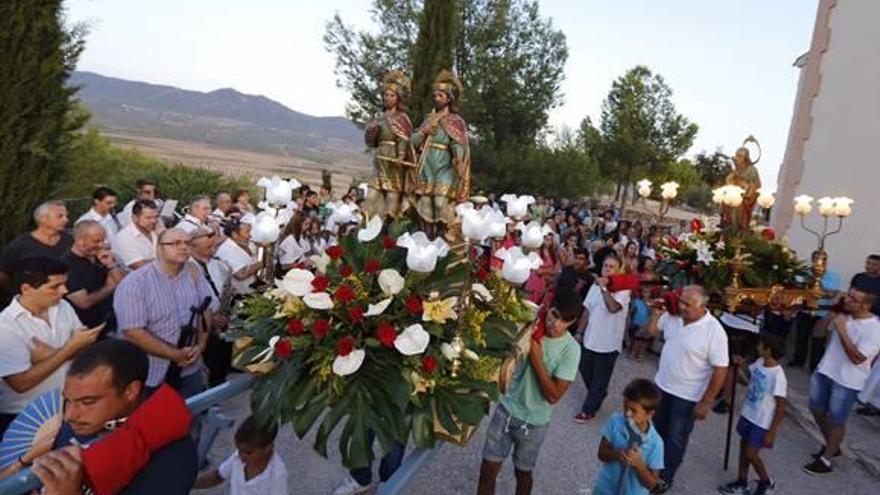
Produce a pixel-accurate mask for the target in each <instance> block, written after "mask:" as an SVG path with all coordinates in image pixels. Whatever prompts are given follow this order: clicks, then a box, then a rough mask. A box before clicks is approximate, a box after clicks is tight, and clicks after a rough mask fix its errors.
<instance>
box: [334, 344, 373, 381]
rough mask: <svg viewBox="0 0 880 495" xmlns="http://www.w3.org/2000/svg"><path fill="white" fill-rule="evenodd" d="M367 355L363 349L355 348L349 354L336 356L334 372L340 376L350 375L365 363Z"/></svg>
mask: <svg viewBox="0 0 880 495" xmlns="http://www.w3.org/2000/svg"><path fill="white" fill-rule="evenodd" d="M366 356H367V353H366V351H364V350H363V349H355V350H353V351H351V352H350V353H348V355H347V356H336V359H334V360H333V373H335V374H337V375H339V376H348V375H350V374H352V373H354V372H355V371H357V370H358V369H360V367H361V365H362V364H364V358H365V357H366Z"/></svg>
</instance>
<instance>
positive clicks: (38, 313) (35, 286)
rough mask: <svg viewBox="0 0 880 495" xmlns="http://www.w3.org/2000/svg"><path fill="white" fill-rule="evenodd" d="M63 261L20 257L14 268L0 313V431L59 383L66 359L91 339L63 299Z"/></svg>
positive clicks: (92, 333) (95, 333)
mask: <svg viewBox="0 0 880 495" xmlns="http://www.w3.org/2000/svg"><path fill="white" fill-rule="evenodd" d="M66 282H67V265H65V264H64V263H62V262H61V261H58V260H53V259H49V258H26V259H24V260H22V261H21V262H20V263H19V265H18V266H17V267H16V270H15V285H16V287H17V291H18V295H17V296H15V298H14V299H13V300H12V302H11V303H9V306H7V307H6V309H4V310H3V312H2V313H0V378H2V380H0V435H2V432H3V431H5V430H6V427H7V426H9V423H11V422H12V420H13V419H14V418H15V415H16V414H18V413H20V412H21V410H22V409H24V408H25V406H27V405H28V404H30V403H31V402H32V401H33V400H34V399H36V398H37V397H38V396H39V395H40V394H42V393H44V392H46V391H49V390H52V389H55V388H61V385H62V384H63V383H64V374H65V373H66V371H67V366H68V361H70V360H71V359H73V357H74V356H76V354H77V353H78V352H79V351H80V350H81V349H83V348H85V346H87V345H89V344H91V343H92V342H94V341H95V339H96V338H97V337H98V334H99V333H100V331H101V329H100V328H96V329H92V330H86V329H85V328H83V324H82V323H80V321H79V318H77V316H76V312H75V311H74V310H73V307H72V306H71V305H70V304H68V303H67V301H65V300H64V299H63V298H64V295H65V294H66V293H67V288H66V287H65V283H66Z"/></svg>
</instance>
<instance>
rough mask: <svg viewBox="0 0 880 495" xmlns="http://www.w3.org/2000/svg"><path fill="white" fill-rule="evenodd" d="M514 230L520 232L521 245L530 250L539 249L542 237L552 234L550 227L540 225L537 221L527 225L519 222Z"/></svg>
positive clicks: (542, 240) (542, 241)
mask: <svg viewBox="0 0 880 495" xmlns="http://www.w3.org/2000/svg"><path fill="white" fill-rule="evenodd" d="M516 228H517V230H519V231H520V232H522V238H521V241H522V245H523V246H524V247H527V248H531V249H537V248H539V247H541V244H543V243H544V236H545V235H547V234H550V233H552V232H553V231H552V230H550V227H548V226H547V225H541V224H540V223H539V222H537V221H531V222H529V223H528V224H524V223H522V222H520V223H518V224H517V225H516Z"/></svg>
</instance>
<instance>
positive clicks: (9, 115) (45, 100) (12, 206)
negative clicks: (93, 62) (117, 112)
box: [0, 0, 86, 243]
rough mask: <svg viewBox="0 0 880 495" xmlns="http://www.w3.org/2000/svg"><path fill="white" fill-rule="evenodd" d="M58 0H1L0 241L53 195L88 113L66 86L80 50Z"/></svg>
mask: <svg viewBox="0 0 880 495" xmlns="http://www.w3.org/2000/svg"><path fill="white" fill-rule="evenodd" d="M61 4H62V2H61V0H56V1H39V2H34V1H28V0H5V1H3V2H0V67H2V68H3V69H2V71H0V218H3V222H2V223H0V243H5V242H7V241H9V240H10V239H11V238H12V237H13V236H15V235H17V234H20V233H21V232H22V231H24V230H25V229H26V228H27V225H28V223H29V222H30V214H31V211H32V210H33V209H34V207H35V206H36V205H37V204H39V203H40V202H42V201H43V200H45V199H46V198H47V197H49V196H50V195H51V194H52V191H53V188H54V187H55V185H56V183H57V182H56V181H57V180H58V179H59V177H61V175H62V173H63V171H64V164H65V160H66V158H67V154H68V152H69V149H70V143H71V140H72V138H73V137H74V133H75V131H76V130H77V129H79V128H80V127H81V126H82V124H83V123H84V122H85V119H86V117H85V114H84V113H83V112H80V111H77V108H76V106H75V104H74V103H73V102H72V96H73V95H74V93H75V92H76V88H70V87H67V86H66V85H65V83H66V82H67V79H68V77H69V76H70V73H71V71H73V69H74V67H75V65H76V60H77V57H78V56H79V54H80V52H81V51H82V48H83V37H82V35H83V34H84V33H83V30H82V28H74V29H69V30H68V29H65V27H64V25H63V9H62V7H61Z"/></svg>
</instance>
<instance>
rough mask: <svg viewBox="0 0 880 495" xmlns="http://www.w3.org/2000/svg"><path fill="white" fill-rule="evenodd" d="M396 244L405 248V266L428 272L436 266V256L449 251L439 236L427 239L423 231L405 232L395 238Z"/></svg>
mask: <svg viewBox="0 0 880 495" xmlns="http://www.w3.org/2000/svg"><path fill="white" fill-rule="evenodd" d="M397 245H398V246H400V247H402V248H406V249H407V252H406V266H408V267H409V269H410V270H412V271H414V272H421V273H429V272H432V271H434V267H436V266H437V258H439V257H444V256H446V255H447V254H448V253H449V245H448V244H446V241H444V240H443V239H441V238H439V237H438V238H436V239H434V240H433V241H429V240H428V236H426V235H425V233H424V232H416V233H415V234H412V235H410V233H409V232H405V233H404V234H403V235H401V236H400V237H398V238H397Z"/></svg>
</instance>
